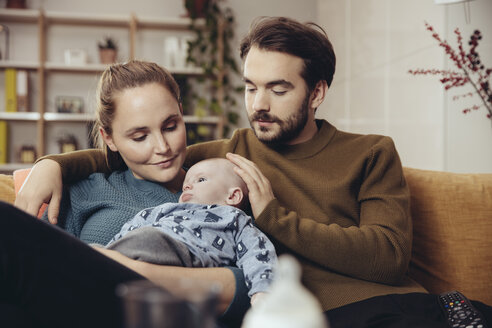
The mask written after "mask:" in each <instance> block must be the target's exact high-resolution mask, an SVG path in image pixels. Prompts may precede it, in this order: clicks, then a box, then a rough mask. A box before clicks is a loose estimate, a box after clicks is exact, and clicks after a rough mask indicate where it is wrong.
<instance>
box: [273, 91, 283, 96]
mask: <svg viewBox="0 0 492 328" xmlns="http://www.w3.org/2000/svg"><path fill="white" fill-rule="evenodd" d="M272 91H273V93H274V94H275V95H276V96H283V95H285V94H286V93H287V91H275V90H272Z"/></svg>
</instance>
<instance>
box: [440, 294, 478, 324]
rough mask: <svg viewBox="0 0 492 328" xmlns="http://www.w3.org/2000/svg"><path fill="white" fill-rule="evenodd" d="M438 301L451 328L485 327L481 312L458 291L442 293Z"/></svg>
mask: <svg viewBox="0 0 492 328" xmlns="http://www.w3.org/2000/svg"><path fill="white" fill-rule="evenodd" d="M439 303H440V304H441V307H442V309H443V311H444V315H445V316H446V317H447V320H448V323H449V326H450V327H453V328H486V327H487V324H486V323H485V319H484V318H483V316H482V314H481V313H480V312H478V310H477V309H476V308H475V307H474V306H473V305H472V304H471V303H470V300H469V299H468V298H466V297H465V296H464V295H463V294H461V293H460V292H458V291H452V292H447V293H442V294H440V295H439Z"/></svg>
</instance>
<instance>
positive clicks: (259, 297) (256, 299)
mask: <svg viewBox="0 0 492 328" xmlns="http://www.w3.org/2000/svg"><path fill="white" fill-rule="evenodd" d="M266 295H267V293H264V292H261V293H256V294H254V295H253V296H251V306H256V305H258V304H259V303H261V302H263V301H264V298H265V296H266Z"/></svg>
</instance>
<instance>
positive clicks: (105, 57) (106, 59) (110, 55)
mask: <svg viewBox="0 0 492 328" xmlns="http://www.w3.org/2000/svg"><path fill="white" fill-rule="evenodd" d="M99 59H100V61H101V63H102V64H112V63H114V62H116V50H115V49H99Z"/></svg>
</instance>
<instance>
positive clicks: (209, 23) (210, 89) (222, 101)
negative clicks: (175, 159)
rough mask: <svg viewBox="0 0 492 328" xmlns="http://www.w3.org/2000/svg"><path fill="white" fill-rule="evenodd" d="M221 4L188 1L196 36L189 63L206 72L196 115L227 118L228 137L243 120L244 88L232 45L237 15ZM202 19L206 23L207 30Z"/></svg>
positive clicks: (190, 46)
mask: <svg viewBox="0 0 492 328" xmlns="http://www.w3.org/2000/svg"><path fill="white" fill-rule="evenodd" d="M220 2H221V0H209V1H202V0H186V1H185V6H186V8H187V9H188V12H189V16H190V18H191V20H192V22H191V26H190V28H191V30H192V31H193V32H194V33H195V39H194V40H191V41H189V42H188V57H187V59H186V60H187V62H188V63H191V64H193V65H194V66H197V67H200V68H202V69H203V71H204V76H203V78H200V79H198V83H199V84H201V88H200V90H201V91H200V94H197V93H194V92H193V93H192V97H193V98H194V102H195V104H194V106H193V107H194V108H195V110H194V115H196V116H207V115H218V116H221V117H223V119H224V130H223V135H224V136H227V135H228V134H229V132H230V130H231V125H236V124H237V122H238V119H239V115H238V113H237V111H236V110H235V109H236V107H237V102H236V98H235V97H234V94H235V93H241V92H243V90H244V89H243V87H242V86H237V85H235V84H234V80H235V79H234V75H239V74H240V72H239V69H238V65H237V64H236V59H235V56H234V47H233V46H232V45H231V43H232V42H233V40H234V27H235V19H234V14H233V12H232V10H231V9H230V8H227V7H223V6H221V5H220ZM197 8H200V10H197ZM201 20H204V21H205V27H203V24H201ZM203 90H206V91H205V92H204V91H203ZM210 95H212V96H210ZM202 130H203V133H206V132H207V130H206V129H202ZM197 133H198V132H197Z"/></svg>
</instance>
